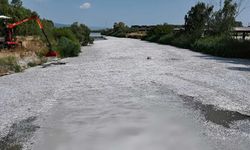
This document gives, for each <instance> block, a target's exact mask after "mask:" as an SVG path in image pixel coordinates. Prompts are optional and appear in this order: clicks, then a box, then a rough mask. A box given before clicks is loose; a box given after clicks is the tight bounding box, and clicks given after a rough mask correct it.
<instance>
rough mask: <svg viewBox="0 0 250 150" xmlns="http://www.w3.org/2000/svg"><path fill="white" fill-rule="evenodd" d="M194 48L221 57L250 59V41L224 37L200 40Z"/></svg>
mask: <svg viewBox="0 0 250 150" xmlns="http://www.w3.org/2000/svg"><path fill="white" fill-rule="evenodd" d="M192 48H193V49H194V50H196V51H199V52H203V53H207V54H211V55H216V56H221V57H236V58H250V41H240V40H236V39H231V38H228V37H224V36H220V37H206V38H202V39H199V40H197V41H196V42H195V43H194V44H193V45H192Z"/></svg>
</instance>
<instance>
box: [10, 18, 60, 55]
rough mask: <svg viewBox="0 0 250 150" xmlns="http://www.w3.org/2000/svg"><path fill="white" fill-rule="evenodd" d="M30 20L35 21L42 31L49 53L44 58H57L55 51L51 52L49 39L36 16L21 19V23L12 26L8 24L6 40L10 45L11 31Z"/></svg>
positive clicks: (11, 41)
mask: <svg viewBox="0 0 250 150" xmlns="http://www.w3.org/2000/svg"><path fill="white" fill-rule="evenodd" d="M31 20H35V21H36V22H37V24H38V26H39V28H40V29H41V31H42V33H43V35H44V37H45V38H46V41H47V43H48V44H47V46H48V48H49V52H48V53H47V55H46V56H47V57H56V56H57V53H56V52H55V51H53V50H52V45H51V42H50V41H49V38H48V36H47V34H46V32H45V31H44V28H43V25H42V22H41V20H40V19H39V17H38V16H32V17H30V18H26V19H23V20H21V21H18V22H15V23H12V24H8V25H7V29H8V36H9V38H7V39H8V41H9V42H10V43H13V40H12V39H13V38H12V34H13V29H14V28H15V27H16V26H19V25H21V24H23V23H25V22H28V21H31Z"/></svg>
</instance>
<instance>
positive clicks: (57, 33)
mask: <svg viewBox="0 0 250 150" xmlns="http://www.w3.org/2000/svg"><path fill="white" fill-rule="evenodd" d="M53 35H54V38H55V39H56V40H57V41H58V40H60V39H61V38H62V37H65V38H67V39H69V40H71V41H74V42H77V41H78V40H77V38H76V36H75V35H74V33H73V32H72V31H71V30H70V28H68V27H64V28H55V29H54V30H53Z"/></svg>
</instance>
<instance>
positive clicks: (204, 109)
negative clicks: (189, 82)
mask: <svg viewBox="0 0 250 150" xmlns="http://www.w3.org/2000/svg"><path fill="white" fill-rule="evenodd" d="M180 97H181V98H182V99H183V101H184V104H185V105H186V106H188V107H189V108H192V109H194V110H199V111H200V112H201V114H202V115H204V117H205V119H206V121H210V122H213V123H215V124H218V125H222V126H224V127H226V128H230V125H232V124H233V123H234V122H236V121H240V120H248V121H250V116H248V115H244V114H241V113H239V112H236V111H229V110H222V109H219V108H217V107H216V106H214V105H205V104H202V103H201V102H200V101H196V100H195V99H194V97H191V96H187V95H180Z"/></svg>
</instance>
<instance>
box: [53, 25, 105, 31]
mask: <svg viewBox="0 0 250 150" xmlns="http://www.w3.org/2000/svg"><path fill="white" fill-rule="evenodd" d="M69 26H70V25H69V24H62V23H55V27H56V28H63V27H69ZM89 28H90V30H91V31H98V30H103V29H106V27H97V26H89Z"/></svg>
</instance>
